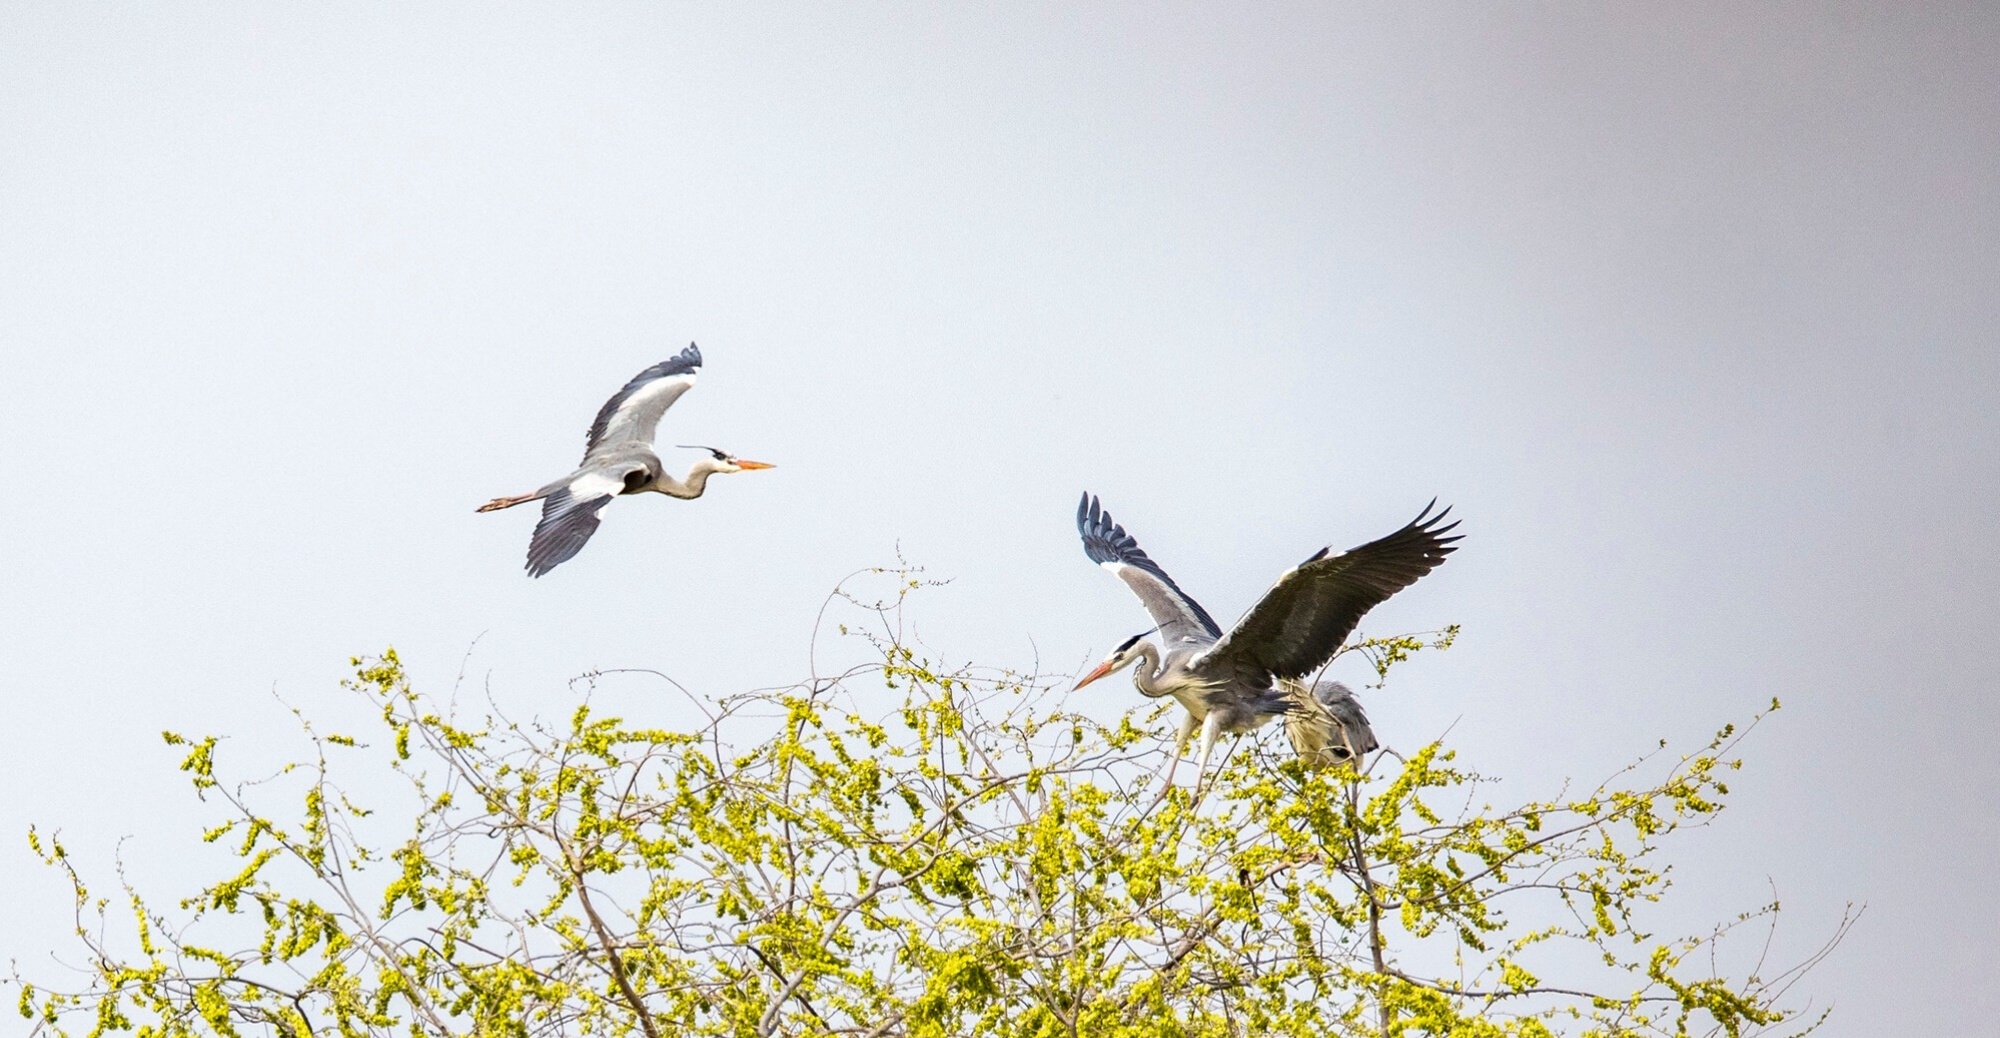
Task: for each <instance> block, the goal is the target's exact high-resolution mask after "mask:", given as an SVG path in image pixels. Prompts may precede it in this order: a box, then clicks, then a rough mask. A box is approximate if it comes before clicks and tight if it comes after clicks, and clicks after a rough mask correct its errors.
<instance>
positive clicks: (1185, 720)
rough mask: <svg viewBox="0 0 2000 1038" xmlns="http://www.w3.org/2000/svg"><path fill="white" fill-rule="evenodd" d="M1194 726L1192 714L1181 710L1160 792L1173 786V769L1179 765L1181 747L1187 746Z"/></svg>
mask: <svg viewBox="0 0 2000 1038" xmlns="http://www.w3.org/2000/svg"><path fill="white" fill-rule="evenodd" d="M1194 728H1195V720H1194V715H1193V714H1190V713H1185V712H1183V713H1182V714H1181V730H1180V733H1179V734H1178V735H1175V736H1174V752H1173V756H1172V757H1171V758H1170V759H1169V760H1168V763H1167V780H1166V781H1165V782H1163V783H1161V784H1160V792H1161V793H1162V794H1164V793H1165V792H1166V791H1167V790H1169V789H1172V788H1173V785H1174V771H1175V769H1177V768H1179V767H1180V766H1181V750H1182V748H1183V747H1185V746H1187V741H1188V736H1191V735H1193V734H1194Z"/></svg>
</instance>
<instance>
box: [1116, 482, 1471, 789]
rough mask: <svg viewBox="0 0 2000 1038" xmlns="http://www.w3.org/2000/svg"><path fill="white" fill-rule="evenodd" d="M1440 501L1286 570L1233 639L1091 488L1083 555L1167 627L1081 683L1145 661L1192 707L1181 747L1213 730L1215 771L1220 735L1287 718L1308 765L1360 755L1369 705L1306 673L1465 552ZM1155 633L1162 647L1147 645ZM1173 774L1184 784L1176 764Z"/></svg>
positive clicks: (1130, 641) (1140, 637)
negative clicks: (1364, 621)
mask: <svg viewBox="0 0 2000 1038" xmlns="http://www.w3.org/2000/svg"><path fill="white" fill-rule="evenodd" d="M1436 504H1437V502H1436V501H1435V500H1434V501H1432V502H1431V503H1430V504H1429V505H1425V506H1424V510H1423V512H1422V513H1421V514H1420V515H1418V516H1417V517H1416V518H1415V519H1414V520H1411V522H1410V523H1409V524H1408V525H1406V526H1404V527H1403V528H1402V529H1400V530H1397V531H1396V532H1395V533H1392V534H1390V535H1388V536H1387V537H1383V538H1381V539H1380V540H1375V541H1370V542H1369V543H1367V544H1364V545H1362V546H1360V547H1358V548H1354V549H1351V550H1349V551H1345V552H1341V553H1340V554H1337V555H1335V554H1329V552H1328V550H1327V549H1325V548H1322V549H1320V550H1319V551H1318V552H1317V553H1315V554H1314V555H1313V556H1312V557H1311V558H1309V559H1307V560H1305V561H1304V562H1301V563H1299V564H1298V565H1297V566H1294V567H1293V568H1291V569H1289V570H1287V571H1285V573H1284V574H1283V575H1282V576H1280V577H1279V578H1278V582H1277V583H1276V584H1273V585H1272V586H1271V590H1269V591H1266V592H1265V593H1264V597H1263V598H1261V599H1258V600H1257V604H1256V605H1253V606H1251V607H1250V611H1249V612H1247V613H1244V614H1243V618H1242V619H1241V620H1238V621H1237V622H1236V626H1235V627H1234V628H1232V629H1230V631H1229V632H1228V633H1227V634H1224V633H1223V631H1222V628H1221V627H1220V626H1218V625H1217V624H1216V622H1215V620H1214V619H1213V618H1212V617H1210V616H1209V615H1208V611H1207V610H1205V609H1203V608H1202V607H1201V603H1199V602H1196V601H1195V600H1194V598H1193V597H1192V596H1190V595H1189V594H1188V593H1187V592H1185V591H1182V590H1181V589H1180V585H1178V584H1175V583H1174V579H1173V578H1172V577H1170V576H1168V575H1167V571H1166V570H1164V569H1162V568H1160V564H1159V563H1157V562H1154V561H1153V560H1152V559H1151V558H1150V557H1148V556H1147V555H1146V552H1145V551H1144V549H1142V548H1140V547H1139V542H1138V541H1137V540H1135V539H1133V537H1132V535H1131V534H1129V533H1126V532H1125V528H1124V527H1122V526H1119V525H1118V524H1117V523H1116V522H1115V521H1113V520H1112V518H1111V513H1110V512H1107V511H1105V510H1104V509H1103V508H1102V507H1101V506H1100V505H1099V503H1098V500H1097V498H1095V497H1093V496H1091V495H1090V494H1085V495H1083V500H1082V501H1081V502H1079V503H1078V504H1077V507H1076V529H1077V533H1078V534H1080V535H1081V536H1082V538H1083V553H1084V554H1085V555H1087V556H1089V557H1090V561H1092V562H1095V563H1097V564H1098V565H1101V566H1103V567H1104V568H1105V569H1108V570H1110V571H1111V572H1112V573H1113V574H1115V575H1117V577H1118V579H1120V580H1122V581H1124V582H1125V584H1126V585H1127V586H1128V587H1130V588H1131V589H1132V592H1133V593H1134V594H1136V595H1138V596H1139V601H1140V603H1141V604H1143V605H1144V606H1145V607H1146V612H1147V613H1149V614H1151V616H1152V618H1153V622H1154V624H1155V626H1154V627H1153V629H1152V630H1150V631H1146V632H1144V633H1141V634H1137V635H1134V636H1132V637H1130V638H1127V639H1126V640H1125V641H1124V642H1122V643H1120V644H1119V646H1118V647H1117V648H1116V649H1113V650H1112V651H1111V655H1109V656H1107V657H1105V659H1104V662H1102V663H1100V664H1098V665H1097V668H1096V669H1095V670H1092V671H1091V672H1090V673H1088V674H1085V675H1084V676H1083V680H1081V681H1079V682H1077V684H1076V687H1077V688H1082V687H1084V686H1085V685H1088V684H1090V683H1091V682H1093V681H1096V680H1097V679H1099V678H1101V677H1104V676H1106V675H1108V674H1115V673H1117V672H1118V671H1120V670H1123V669H1125V668H1126V667H1131V666H1134V665H1135V664H1136V665H1137V667H1138V669H1136V670H1134V671H1133V672H1132V683H1133V684H1134V685H1135V686H1137V687H1138V689H1139V691H1140V693H1142V694H1144V695H1147V696H1152V697H1155V698H1157V697H1160V696H1172V697H1174V699H1175V700H1176V701H1178V702H1179V703H1180V704H1181V706H1183V707H1185V708H1186V709H1187V713H1186V714H1185V715H1183V716H1182V718H1181V729H1180V737H1179V740H1178V743H1185V742H1186V741H1187V739H1188V737H1189V736H1190V735H1193V734H1194V733H1195V731H1196V730H1199V731H1200V732H1201V768H1202V770H1204V771H1206V770H1207V767H1208V757H1209V753H1210V752H1211V751H1213V750H1214V748H1215V741H1216V739H1218V738H1220V737H1221V736H1222V735H1223V734H1225V733H1229V734H1234V733H1238V732H1248V731H1254V730H1255V729H1257V728H1260V727H1262V726H1263V725H1265V724H1267V723H1269V722H1270V721H1271V720H1272V719H1273V718H1277V717H1283V718H1284V719H1285V731H1286V734H1287V735H1288V736H1290V738H1291V741H1292V748H1293V749H1294V750H1295V751H1297V753H1298V755H1299V756H1300V757H1301V758H1303V759H1304V760H1305V761H1306V763H1307V764H1308V765H1311V766H1313V767H1331V766H1333V765H1336V764H1339V763H1342V762H1343V761H1350V760H1352V761H1358V760H1359V758H1360V757H1361V756H1362V755H1363V754H1366V753H1368V752H1370V751H1372V750H1374V749H1375V746H1376V743H1375V733H1374V732H1373V731H1372V730H1371V729H1370V728H1369V727H1368V717H1367V715H1366V714H1364V713H1362V711H1361V704H1360V703H1359V702H1358V701H1356V700H1355V698H1354V694H1353V693H1352V692H1350V691H1349V690H1348V689H1347V686H1345V685H1342V684H1340V683H1339V682H1337V681H1322V682H1319V683H1317V684H1314V685H1311V686H1308V685H1306V684H1304V679H1305V678H1306V676H1307V675H1310V674H1312V673H1313V672H1314V671H1316V670H1318V669H1320V668H1321V667H1322V666H1324V665H1325V664H1326V662H1327V661H1328V660H1330V659H1332V658H1333V655H1334V654H1335V653H1336V652H1338V651H1340V647H1341V645H1342V644H1343V643H1345V642H1346V640H1347V636H1348V634H1350V633H1351V632H1353V630H1354V625H1355V624H1357V623H1359V622H1360V620H1361V617H1362V615H1363V614H1365V613H1367V612H1368V610H1370V609H1373V608H1375V607H1376V606H1377V605H1379V604H1381V603H1382V601H1383V600H1384V599H1387V598H1388V597H1389V596H1390V595H1393V594H1395V593H1396V592H1398V591H1401V590H1402V589H1404V588H1406V587H1408V586H1410V585H1411V584H1413V583H1416V581H1417V579H1418V578H1419V577H1422V576H1423V575H1424V574H1426V573H1429V572H1430V571H1431V570H1433V569H1435V568H1437V566H1438V564H1439V563H1441V562H1443V561H1444V558H1445V556H1447V555H1449V554H1451V553H1452V552H1454V551H1456V550H1458V549H1457V547H1456V545H1455V544H1454V543H1453V542H1455V541H1458V540H1459V539H1460V538H1459V537H1448V536H1445V535H1446V534H1448V533H1450V532H1451V531H1452V530H1453V529H1454V528H1456V527H1457V526H1458V524H1457V523H1456V522H1454V523H1450V524H1444V519H1445V516H1446V515H1448V514H1450V512H1451V509H1449V508H1446V509H1445V510H1444V511H1442V512H1439V513H1437V514H1436V515H1432V514H1431V509H1432V508H1433V507H1434V506H1436ZM1155 632H1158V634H1159V638H1160V642H1161V645H1158V646H1156V645H1154V644H1153V643H1152V642H1150V641H1147V640H1146V638H1147V635H1151V634H1153V633H1155ZM1179 762H1180V757H1179V754H1176V755H1175V757H1174V763H1175V764H1176V765H1178V764H1179ZM1167 781H1168V782H1172V781H1173V770H1172V768H1171V767H1170V768H1169V769H1168V772H1167Z"/></svg>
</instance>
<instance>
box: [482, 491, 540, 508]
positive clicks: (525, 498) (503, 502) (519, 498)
mask: <svg viewBox="0 0 2000 1038" xmlns="http://www.w3.org/2000/svg"><path fill="white" fill-rule="evenodd" d="M541 498H542V495H541V494H539V493H535V494H516V495H515V496H513V497H496V498H494V499H493V500H491V501H488V502H486V503H485V504H483V505H480V506H479V507H478V508H475V509H473V511H475V512H492V511H497V510H499V509H502V508H512V507H514V506H515V505H525V504H527V503H528V502H530V501H538V500H540V499H541Z"/></svg>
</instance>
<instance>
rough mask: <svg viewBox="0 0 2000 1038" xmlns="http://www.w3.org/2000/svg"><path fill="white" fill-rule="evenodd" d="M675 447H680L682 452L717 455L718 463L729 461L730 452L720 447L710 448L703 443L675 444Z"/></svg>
mask: <svg viewBox="0 0 2000 1038" xmlns="http://www.w3.org/2000/svg"><path fill="white" fill-rule="evenodd" d="M674 446H676V447H679V448H681V449H682V450H690V451H707V452H709V453H710V454H713V455H715V460H717V461H728V460H729V452H728V451H725V450H723V449H722V448H720V447H710V446H708V445H707V444H701V443H676V444H674Z"/></svg>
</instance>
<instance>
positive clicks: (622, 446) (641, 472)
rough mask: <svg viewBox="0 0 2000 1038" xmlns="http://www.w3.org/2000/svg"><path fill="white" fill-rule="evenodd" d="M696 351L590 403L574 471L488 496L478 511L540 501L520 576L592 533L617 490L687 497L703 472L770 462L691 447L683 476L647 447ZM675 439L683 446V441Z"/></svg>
mask: <svg viewBox="0 0 2000 1038" xmlns="http://www.w3.org/2000/svg"><path fill="white" fill-rule="evenodd" d="M700 371H701V350H700V349H699V348H697V347H696V346H695V345H694V344H693V343H689V344H688V348H687V349H684V350H682V351H681V352H680V353H679V354H677V355H675V356H674V357H673V358H672V359H670V360H663V361H661V362H660V363H658V364H655V365H653V366H652V367H650V368H647V369H646V370H644V371H641V372H639V373H638V374H637V375H634V376H633V377H632V381H630V382H627V383H625V388H623V389H621V390H619V391H618V392H617V394H616V395H614V396H613V397H612V398H611V399H609V400H606V401H605V402H604V406H603V407H601V408H599V409H598V412H597V420H596V421H594V422H592V423H590V432H589V433H588V434H586V436H585V440H584V442H585V446H584V451H583V464H581V465H579V466H577V469H576V471H575V472H572V473H570V474H569V475H567V476H564V477H563V478H561V479H559V480H556V481H555V482H553V483H550V484H549V485H547V486H545V487H542V488H541V489H539V490H536V491H533V492H532V493H527V494H520V495H517V496H514V497H496V498H494V499H493V500H491V501H488V502H486V503H485V504H483V505H480V506H479V509H478V510H479V511H481V512H491V511H495V510H497V509H501V508H512V507H514V506H515V505H520V504H526V503H528V502H529V501H540V502H541V503H542V519H541V522H539V523H536V524H535V533H534V536H533V537H531V538H529V539H528V566H527V569H528V575H529V576H531V577H539V576H541V575H542V574H544V573H547V572H548V571H550V570H552V569H554V568H556V567H557V566H559V565H561V564H562V563H564V562H567V561H569V560H570V559H571V558H573V557H575V555H576V553H577V552H579V551H582V550H583V545H584V542H586V541H588V540H590V535H591V534H593V533H596V532H597V524H598V522H599V513H601V512H603V511H604V506H605V505H607V504H610V503H611V499H612V498H614V497H617V496H618V495H620V494H643V493H647V492H649V491H650V492H652V493H656V494H665V495H667V496H668V497H678V498H682V499H685V500H693V499H694V498H697V497H700V496H701V494H702V491H704V490H706V489H708V477H710V476H715V475H723V474H727V473H731V472H750V471H754V470H756V469H768V468H772V467H773V466H771V465H767V464H765V463H764V462H761V461H746V460H744V459H742V458H738V457H736V456H734V455H732V454H730V453H728V452H727V451H723V450H719V449H717V448H714V447H699V448H696V449H699V450H705V451H707V452H708V457H705V458H702V459H700V460H699V461H696V462H695V463H694V467H693V468H691V469H689V470H688V474H687V478H685V479H675V478H674V477H673V476H670V475H668V474H667V470H666V466H665V464H663V463H662V462H661V461H660V456H659V454H658V453H656V452H655V450H654V448H653V437H654V435H655V433H656V431H657V430H658V429H659V426H660V416H661V415H664V414H666V413H667V408H669V407H672V406H673V404H674V401H676V400H679V399H680V398H681V394H682V393H685V392H687V391H688V390H689V389H691V388H693V386H694V379H695V375H696V374H697V373H699V372H700ZM680 446H683V447H688V446H692V445H689V444H681V445H680Z"/></svg>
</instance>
